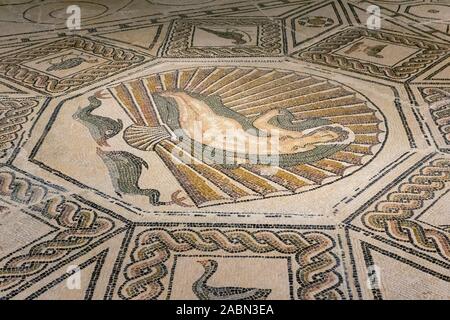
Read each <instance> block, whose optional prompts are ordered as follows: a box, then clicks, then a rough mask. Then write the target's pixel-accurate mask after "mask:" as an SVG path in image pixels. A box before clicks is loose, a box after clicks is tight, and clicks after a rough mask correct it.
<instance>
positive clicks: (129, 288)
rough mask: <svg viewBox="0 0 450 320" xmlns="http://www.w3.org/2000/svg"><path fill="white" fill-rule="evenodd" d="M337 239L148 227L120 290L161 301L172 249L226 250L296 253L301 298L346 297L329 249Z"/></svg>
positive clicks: (129, 295) (319, 235) (317, 235)
mask: <svg viewBox="0 0 450 320" xmlns="http://www.w3.org/2000/svg"><path fill="white" fill-rule="evenodd" d="M334 247H335V241H334V240H333V239H332V238H331V237H330V236H328V235H326V234H324V233H321V232H316V231H310V232H304V233H299V232H297V231H293V230H289V231H278V232H274V231H269V230H258V231H248V230H242V229H238V230H227V231H223V230H220V229H203V230H198V231H197V230H193V229H178V230H173V231H171V230H167V229H158V228H154V229H149V230H145V231H143V232H141V233H140V234H139V235H138V236H137V239H136V241H135V245H134V248H133V250H132V253H131V259H132V261H131V263H130V264H128V265H127V266H126V267H125V272H124V273H125V274H124V275H125V283H123V284H122V285H121V287H120V289H119V296H120V297H121V298H123V299H137V300H141V299H146V300H150V299H157V298H158V297H159V296H160V295H161V293H162V292H163V290H164V287H163V284H162V282H161V279H162V278H163V277H165V276H166V275H167V273H168V272H167V266H166V265H165V264H164V262H165V261H167V260H168V259H169V257H170V256H171V254H172V253H173V252H188V251H190V250H192V249H196V250H200V251H202V252H214V251H217V250H223V251H225V252H227V253H238V252H248V251H249V252H253V253H259V254H263V253H269V252H278V253H282V254H286V255H292V254H293V255H295V260H296V262H297V264H298V266H299V268H298V270H297V271H296V279H297V282H298V284H299V286H300V287H299V289H298V290H297V295H296V296H297V299H343V292H342V291H341V290H340V289H339V287H340V285H341V284H342V281H343V279H342V276H341V275H339V273H337V272H336V268H337V267H338V266H339V260H338V258H337V256H336V255H335V254H334V253H333V252H332V251H331V250H332V249H333V248H334Z"/></svg>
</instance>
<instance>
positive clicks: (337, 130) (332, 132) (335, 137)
mask: <svg viewBox="0 0 450 320" xmlns="http://www.w3.org/2000/svg"><path fill="white" fill-rule="evenodd" d="M308 136H310V137H313V138H314V139H315V140H316V143H322V144H323V143H327V144H331V143H342V142H344V141H346V140H348V138H349V132H348V131H347V130H345V129H344V128H342V127H340V126H324V127H321V128H320V129H317V130H315V131H313V132H310V133H309V134H308Z"/></svg>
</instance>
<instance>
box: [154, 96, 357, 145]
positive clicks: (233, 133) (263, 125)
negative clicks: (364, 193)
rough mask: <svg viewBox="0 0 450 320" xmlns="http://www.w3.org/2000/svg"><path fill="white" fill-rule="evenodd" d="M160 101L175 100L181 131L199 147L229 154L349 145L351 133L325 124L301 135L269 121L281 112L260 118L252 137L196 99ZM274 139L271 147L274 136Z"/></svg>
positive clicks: (276, 110)
mask: <svg viewBox="0 0 450 320" xmlns="http://www.w3.org/2000/svg"><path fill="white" fill-rule="evenodd" d="M160 95H161V96H163V97H170V98H173V99H174V100H175V102H176V103H177V106H178V110H179V123H180V127H181V128H182V129H183V130H184V131H185V132H186V134H187V135H188V136H189V137H190V138H191V139H192V140H197V141H198V138H199V136H200V135H199V130H200V131H201V132H200V134H201V136H200V139H201V141H198V142H201V143H202V144H204V145H208V146H211V147H213V148H218V149H224V150H227V151H230V152H238V153H244V154H248V153H249V152H250V151H254V150H258V153H261V152H262V153H267V152H271V153H274V152H275V151H277V152H276V153H279V154H294V153H299V152H305V151H309V150H312V149H314V148H316V146H318V145H323V144H348V143H350V142H351V141H350V139H352V137H353V135H352V132H351V131H350V130H349V129H347V128H345V127H343V126H341V125H339V124H328V125H322V126H317V127H314V128H309V129H305V130H302V131H297V130H289V129H283V128H280V127H278V126H275V125H273V124H271V123H270V122H269V121H270V120H271V119H272V118H274V117H275V116H277V115H279V114H281V113H280V112H282V110H280V109H271V110H268V111H266V112H264V113H262V114H260V115H259V116H258V117H257V118H256V119H255V120H254V121H253V123H252V124H253V127H254V128H256V129H257V130H259V131H260V132H255V133H256V135H255V134H252V133H250V132H248V131H247V130H244V129H243V128H242V124H241V123H239V121H237V120H235V119H233V118H231V117H226V116H222V115H219V114H217V113H216V112H214V111H213V110H212V109H211V107H210V106H209V105H208V104H207V103H206V102H204V101H202V100H200V99H196V98H194V97H192V96H191V95H189V94H187V93H185V92H164V93H161V94H160ZM274 135H275V137H276V138H277V142H276V145H274V143H273V142H274V141H273V139H272V138H273V136H274Z"/></svg>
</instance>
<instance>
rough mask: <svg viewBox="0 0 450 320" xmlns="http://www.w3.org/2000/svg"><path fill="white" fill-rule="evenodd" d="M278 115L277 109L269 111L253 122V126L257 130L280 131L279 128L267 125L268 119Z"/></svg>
mask: <svg viewBox="0 0 450 320" xmlns="http://www.w3.org/2000/svg"><path fill="white" fill-rule="evenodd" d="M278 114H279V111H278V109H272V110H269V111H267V112H265V113H263V114H262V115H260V116H259V117H258V118H256V119H255V121H253V126H254V127H255V128H257V129H259V130H264V131H268V130H280V128H278V127H276V126H274V125H272V124H270V123H269V121H270V119H272V118H273V117H275V116H277V115H278Z"/></svg>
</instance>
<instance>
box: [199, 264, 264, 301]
mask: <svg viewBox="0 0 450 320" xmlns="http://www.w3.org/2000/svg"><path fill="white" fill-rule="evenodd" d="M198 263H200V264H201V265H202V266H203V268H204V273H203V274H202V276H201V277H200V278H199V279H198V280H197V281H195V282H194V284H193V285H192V290H193V291H194V293H195V295H196V296H197V298H198V299H199V300H266V299H267V297H268V296H269V295H270V293H271V292H272V290H271V289H258V288H240V287H213V286H210V285H208V280H209V279H210V278H211V277H212V276H214V274H215V273H216V272H217V269H218V267H219V264H218V263H217V261H215V260H212V259H208V260H200V261H198Z"/></svg>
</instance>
